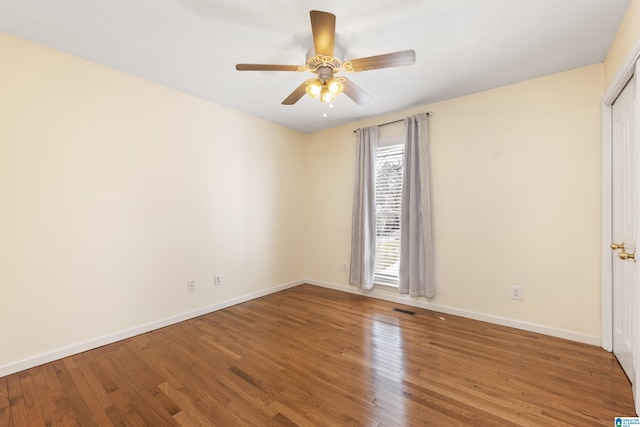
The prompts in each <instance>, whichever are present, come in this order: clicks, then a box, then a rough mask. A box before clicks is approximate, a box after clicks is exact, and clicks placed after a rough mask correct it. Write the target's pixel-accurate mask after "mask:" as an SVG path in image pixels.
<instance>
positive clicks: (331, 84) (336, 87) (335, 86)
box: [327, 79, 342, 95]
mask: <svg viewBox="0 0 640 427" xmlns="http://www.w3.org/2000/svg"><path fill="white" fill-rule="evenodd" d="M327 88H328V89H329V92H331V93H332V94H334V95H339V94H340V93H341V92H342V83H340V82H339V81H338V80H336V79H331V80H329V81H328V82H327Z"/></svg>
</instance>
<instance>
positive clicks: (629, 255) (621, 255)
mask: <svg viewBox="0 0 640 427" xmlns="http://www.w3.org/2000/svg"><path fill="white" fill-rule="evenodd" d="M618 258H620V259H623V260H628V259H632V260H633V262H635V261H636V253H635V252H633V253H629V252H625V251H624V250H623V251H622V252H620V253H619V254H618Z"/></svg>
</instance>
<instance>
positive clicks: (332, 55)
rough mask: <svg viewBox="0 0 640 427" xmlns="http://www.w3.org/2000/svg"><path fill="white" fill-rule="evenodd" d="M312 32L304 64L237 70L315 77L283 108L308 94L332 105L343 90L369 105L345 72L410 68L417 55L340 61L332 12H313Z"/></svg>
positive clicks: (402, 53) (240, 66)
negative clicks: (345, 75) (278, 72)
mask: <svg viewBox="0 0 640 427" xmlns="http://www.w3.org/2000/svg"><path fill="white" fill-rule="evenodd" d="M310 15H311V31H312V33H313V49H312V50H309V51H308V52H307V60H306V63H305V65H275V64H237V65H236V70H238V71H300V72H301V71H309V72H311V73H314V74H315V75H316V77H314V78H311V79H309V80H307V81H305V82H304V83H302V84H301V85H300V86H298V87H297V88H296V89H295V90H294V91H293V92H292V93H291V95H289V96H288V97H287V98H286V99H285V100H284V101H282V104H283V105H293V104H295V103H296V102H298V101H299V100H300V98H302V97H303V96H304V94H305V93H306V94H308V95H309V96H311V97H312V98H316V99H319V100H320V101H321V102H333V100H334V99H335V98H336V96H338V95H340V94H341V93H342V92H343V91H344V94H345V95H347V96H348V97H349V98H351V99H353V100H354V101H355V102H356V103H358V104H364V103H366V102H368V101H369V100H370V99H371V97H370V96H369V94H367V93H366V92H365V91H364V90H362V89H360V87H358V86H357V85H356V84H355V83H353V82H352V81H351V80H349V79H348V78H346V77H344V76H337V75H336V74H337V73H339V72H341V71H344V72H355V71H367V70H375V69H379V68H390V67H399V66H402V65H413V64H414V63H415V62H416V53H415V51H413V49H409V50H401V51H398V52H392V53H386V54H383V55H376V56H369V57H366V58H360V59H352V60H350V61H343V60H342V58H341V53H342V52H341V49H340V48H338V47H337V46H335V44H334V42H335V35H336V16H335V15H334V14H332V13H328V12H321V11H317V10H312V11H311V12H310Z"/></svg>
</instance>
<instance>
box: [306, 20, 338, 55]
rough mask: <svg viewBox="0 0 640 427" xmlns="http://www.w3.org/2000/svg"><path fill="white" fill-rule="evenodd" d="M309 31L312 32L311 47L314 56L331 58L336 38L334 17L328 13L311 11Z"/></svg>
mask: <svg viewBox="0 0 640 427" xmlns="http://www.w3.org/2000/svg"><path fill="white" fill-rule="evenodd" d="M309 14H310V15H311V31H312V32H313V47H314V49H315V50H316V55H326V56H333V48H334V44H335V38H336V16H335V15H334V14H332V13H328V12H320V11H318V10H312V11H311V12H309Z"/></svg>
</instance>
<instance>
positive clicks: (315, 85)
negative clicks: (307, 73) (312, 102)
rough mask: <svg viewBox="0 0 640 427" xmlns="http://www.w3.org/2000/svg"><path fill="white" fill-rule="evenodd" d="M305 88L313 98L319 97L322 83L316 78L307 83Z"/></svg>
mask: <svg viewBox="0 0 640 427" xmlns="http://www.w3.org/2000/svg"><path fill="white" fill-rule="evenodd" d="M305 90H306V91H307V95H309V96H310V97H312V98H317V97H318V96H320V92H321V91H322V83H321V82H320V80H314V81H313V82H311V83H309V84H308V85H307V87H306V89H305Z"/></svg>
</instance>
